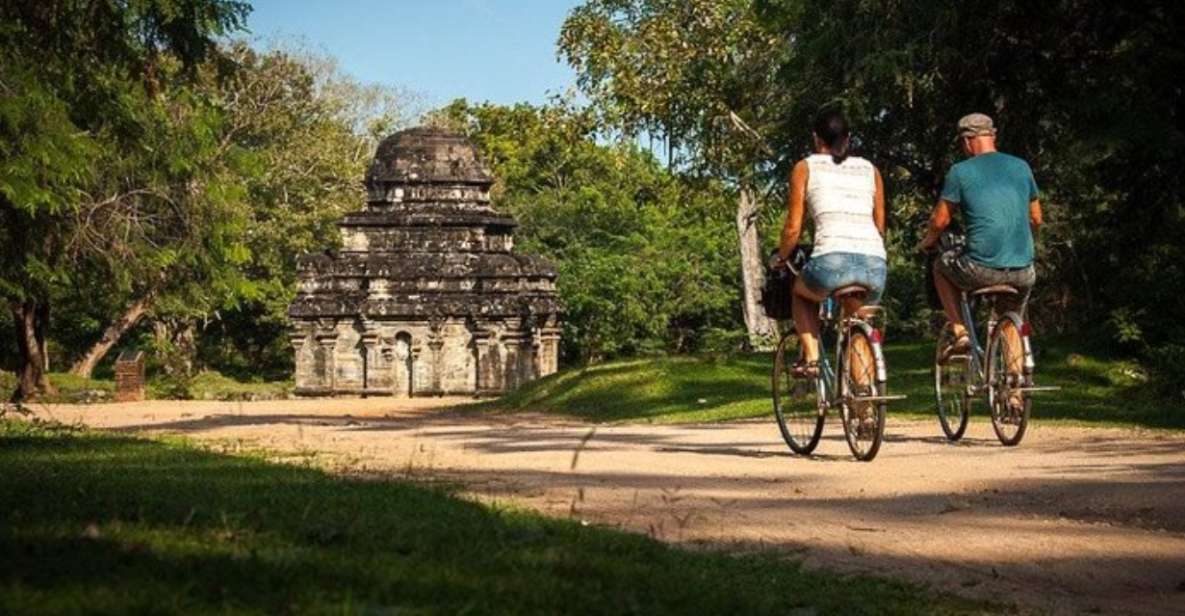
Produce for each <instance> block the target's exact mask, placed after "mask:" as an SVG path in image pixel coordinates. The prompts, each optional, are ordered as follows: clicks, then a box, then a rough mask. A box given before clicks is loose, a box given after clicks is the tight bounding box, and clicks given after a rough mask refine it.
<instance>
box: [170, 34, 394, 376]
mask: <svg viewBox="0 0 1185 616" xmlns="http://www.w3.org/2000/svg"><path fill="white" fill-rule="evenodd" d="M201 89H202V91H203V92H206V93H207V95H208V96H210V97H211V98H212V99H213V100H215V101H216V102H217V105H218V108H219V109H220V111H221V112H222V114H223V117H224V120H223V122H224V127H223V128H222V134H223V139H225V140H226V141H227V142H228V143H230V144H233V147H234V149H235V151H236V152H237V153H238V155H239V156H241V157H242V159H243V161H244V167H245V169H244V171H243V172H242V173H241V178H242V181H243V182H244V187H245V191H246V195H245V201H246V203H247V205H248V206H249V209H248V211H247V213H246V215H247V220H246V222H245V225H244V228H243V229H242V234H241V239H242V241H243V242H244V245H245V246H246V248H247V249H248V250H249V253H250V255H251V258H250V261H249V262H246V263H244V264H242V265H241V266H240V268H239V269H240V270H241V272H242V275H243V276H244V277H245V279H246V280H247V281H249V283H250V286H249V292H248V293H240V294H238V295H237V296H235V297H234V298H233V301H231V302H226V303H224V305H221V306H211V307H209V308H207V309H205V310H204V312H203V313H202V314H201V315H200V316H201V317H202V318H203V330H202V335H201V337H200V349H199V359H200V360H201V361H202V363H204V364H207V365H210V366H213V367H215V368H217V369H219V370H222V371H225V372H228V373H232V374H236V375H238V376H240V377H243V378H247V377H249V376H252V375H254V376H267V377H271V378H278V377H279V376H280V375H282V374H284V373H287V372H288V371H289V370H290V369H291V361H292V358H291V355H292V349H291V347H290V346H289V344H288V340H287V333H288V320H287V310H288V304H289V303H290V302H291V301H292V298H293V296H294V294H295V287H296V285H295V283H296V280H295V277H296V258H297V257H298V256H299V255H301V254H303V253H310V252H313V253H315V252H320V251H323V250H328V249H331V248H335V247H336V244H337V241H338V232H337V228H336V223H337V221H338V220H339V219H340V218H341V216H342V215H343V214H345V213H346V212H348V211H351V210H356V209H358V208H360V207H361V206H362V204H363V203H364V201H365V195H364V194H363V191H362V185H361V182H360V181H359V179H360V178H361V177H362V175H363V173H364V172H365V168H366V164H367V163H368V162H369V160H370V157H371V155H372V154H373V150H374V146H375V144H376V142H377V138H378V137H382V136H385V135H383V134H380V131H381V132H386V131H389V130H391V129H393V128H394V127H397V126H399V125H400V124H401V123H402V122H403V121H404V118H403V116H402V115H401V114H402V113H403V112H404V111H405V108H406V106H407V105H408V101H407V99H406V96H404V95H402V94H401V93H398V92H395V91H392V90H390V89H385V88H377V87H369V86H363V85H361V84H359V83H358V82H356V81H354V80H353V79H351V78H349V77H348V76H345V75H342V74H340V73H339V72H338V71H337V70H336V68H335V67H334V65H333V63H332V61H331V60H329V59H326V58H323V57H319V56H315V55H312V54H309V53H308V52H305V51H302V50H300V49H283V48H281V49H274V50H271V51H267V52H262V53H261V52H257V51H254V50H252V49H251V48H250V47H248V46H247V45H246V44H244V43H235V44H232V45H231V46H230V47H229V48H228V49H226V51H225V58H224V62H221V63H217V64H208V65H206V66H204V67H203V81H202V85H201ZM187 305H192V304H187ZM164 308H165V307H162V311H163V309H164ZM213 309H217V310H218V311H217V313H216V314H214V310H213Z"/></svg>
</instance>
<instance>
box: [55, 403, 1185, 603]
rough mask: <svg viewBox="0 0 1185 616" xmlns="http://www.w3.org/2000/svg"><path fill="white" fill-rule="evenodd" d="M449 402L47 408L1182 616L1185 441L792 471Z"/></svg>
mask: <svg viewBox="0 0 1185 616" xmlns="http://www.w3.org/2000/svg"><path fill="white" fill-rule="evenodd" d="M454 402H455V401H449V400H427V401H411V402H409V401H393V400H374V399H371V400H332V401H320V400H300V401H282V402H256V403H214V402H184V403H179V402H146V403H136V404H109V405H96V406H89V407H88V406H47V407H41V408H39V409H37V412H38V414H39V415H42V416H44V417H53V418H55V419H57V420H60V421H65V422H74V421H82V422H84V423H86V424H88V425H91V426H95V427H101V428H112V429H118V430H128V431H153V432H167V433H179V434H185V435H188V436H192V437H196V438H200V439H220V440H221V439H228V440H229V441H230V442H232V443H235V442H241V443H246V444H248V445H250V446H262V447H266V448H269V449H274V450H283V451H305V452H308V451H316V452H320V454H322V455H326V456H329V458H330V460H331V462H335V463H336V464H340V465H341V467H342V468H349V469H351V470H355V471H357V470H366V471H377V472H394V473H397V474H404V473H417V474H420V473H427V474H430V475H433V476H439V477H447V478H451V479H456V480H459V481H461V482H463V484H464V485H466V486H468V489H469V491H470V492H472V493H473V494H475V495H477V496H478V497H479V498H483V499H494V500H499V501H503V502H506V501H510V502H514V503H519V504H525V505H528V506H530V507H534V508H536V509H539V510H541V511H544V512H546V513H548V514H552V515H559V516H574V517H577V518H580V519H582V520H587V521H589V522H590V523H597V524H607V525H614V526H621V527H624V528H628V529H632V530H636V531H640V532H645V533H650V534H652V535H654V536H656V537H659V538H661V539H664V540H670V541H709V542H728V543H738V544H741V545H763V546H774V547H777V548H779V549H785V550H787V551H789V552H792V553H794V554H795V555H797V556H799V557H801V558H803V559H805V560H806V562H807V563H808V564H809V565H818V566H826V567H829V568H834V569H838V570H841V571H849V572H873V573H878V574H883V575H888V576H895V577H901V578H905V579H910V580H914V581H921V582H925V583H929V584H931V585H933V586H934V587H936V588H939V589H942V590H945V591H950V592H955V593H959V594H962V595H966V596H971V597H979V598H988V599H993V600H997V601H1004V602H1011V601H1016V602H1018V603H1020V604H1021V605H1024V606H1029V607H1036V608H1039V609H1043V610H1050V611H1053V612H1057V613H1081V612H1086V611H1093V612H1098V611H1101V612H1104V613H1123V614H1130V613H1150V614H1151V613H1157V614H1159V613H1176V614H1182V613H1185V436H1182V435H1181V434H1179V433H1177V434H1168V433H1152V432H1141V431H1135V430H1120V429H1101V428H1076V427H1062V426H1048V425H1041V424H1037V425H1036V426H1035V427H1033V428H1032V429H1031V431H1030V432H1029V434H1028V436H1026V438H1025V442H1024V443H1023V444H1022V445H1021V446H1020V447H1019V448H1015V449H1005V448H1003V447H1000V446H999V445H998V444H997V443H996V442H995V440H994V436H993V435H992V434H991V428H990V427H989V426H988V425H987V424H985V423H973V424H972V426H971V428H970V429H969V431H968V436H967V437H966V438H965V439H964V442H963V443H962V444H961V445H957V446H952V445H949V444H947V443H945V441H944V440H943V439H941V438H939V437H938V427H937V425H936V424H935V423H933V422H924V423H914V422H905V421H900V420H898V421H893V420H892V419H890V424H889V426H888V431H887V433H888V437H887V438H888V441H887V443H886V445H885V447H884V448H883V449H882V450H881V454H880V456H879V457H878V459H877V460H876V461H875V462H873V463H871V464H859V463H855V462H852V461H851V459H850V458H849V457H848V455H847V448H846V445H845V444H844V443H843V440H842V437H841V435H840V434H838V428H837V427H836V426H835V424H829V425H828V429H827V432H826V433H825V435H824V441H823V443H822V444H821V445H820V447H819V453H820V454H821V455H819V456H818V457H816V458H814V459H802V458H795V457H790V456H788V455H786V454H787V450H786V447H785V445H784V444H782V442H781V440H780V437H779V436H778V432H777V428H776V427H775V426H774V424H773V422H772V420H770V421H760V422H757V421H753V422H741V423H732V424H723V425H722V424H714V425H681V426H652V425H615V426H598V427H596V428H593V427H591V426H589V425H587V424H579V423H569V422H561V421H556V420H553V419H549V418H544V417H521V416H517V417H490V416H476V415H465V414H458V413H454V412H449V411H447V410H445V408H444V407H447V406H448V405H449V404H451V403H454Z"/></svg>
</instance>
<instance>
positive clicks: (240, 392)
mask: <svg viewBox="0 0 1185 616" xmlns="http://www.w3.org/2000/svg"><path fill="white" fill-rule="evenodd" d="M49 382H50V383H51V384H52V385H53V386H54V387H55V388H57V393H56V394H54V395H52V396H46V397H42V398H39V399H38V401H39V402H93V401H100V400H101V398H98V397H95V396H93V395H92V394H94V393H95V392H102V394H100V395H101V396H103V397H105V398H106V399H108V400H110V398H111V396H112V395H113V394H114V392H115V381H113V380H110V379H87V378H83V377H80V376H75V375H73V374H70V373H68V372H51V373H50V374H49ZM292 386H293V383H292V381H291V380H288V381H258V382H244V381H237V380H235V379H232V378H230V377H228V376H224V375H222V374H219V373H218V372H215V371H212V370H205V371H202V372H199V373H198V374H197V375H195V376H194V377H193V378H192V379H190V381H189V382H188V383H187V384H186V387H187V388H188V397H190V398H193V399H195V400H272V399H277V398H281V399H282V398H287V397H289V396H291V394H292ZM15 388H16V375H14V374H13V373H11V372H0V400H7V399H8V398H9V397H10V396H11V395H12V391H13V390H14V389H15ZM176 391H177V385H176V384H175V383H173V382H170V381H168V380H165V379H159V378H153V379H149V381H148V386H147V391H146V394H147V397H148V398H149V399H156V400H162V399H166V400H167V399H171V398H176V397H178V396H176V395H175V393H176Z"/></svg>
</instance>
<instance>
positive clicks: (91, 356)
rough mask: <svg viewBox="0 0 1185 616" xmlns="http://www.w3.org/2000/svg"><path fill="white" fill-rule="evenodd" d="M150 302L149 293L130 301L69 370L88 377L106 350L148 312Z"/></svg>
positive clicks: (101, 359)
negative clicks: (130, 303) (129, 304)
mask: <svg viewBox="0 0 1185 616" xmlns="http://www.w3.org/2000/svg"><path fill="white" fill-rule="evenodd" d="M151 304H152V296H151V295H148V296H145V297H141V298H140V299H137V300H136V301H134V302H132V305H131V306H128V308H127V310H124V312H123V314H122V315H120V317H119V318H118V319H116V320H115V322H114V323H112V324H111V325H108V326H107V329H105V330H103V335H102V336H100V337H99V339H98V341H96V342H95V343H94V344H92V345H91V348H90V349H87V351H86V353H85V354H84V355H83V356H82V357H81V358H79V360H78V361H76V362H74V365H73V366H72V367H71V368H70V372H71V373H72V374H76V375H78V376H82V377H86V378H88V379H89V378H90V377H91V374H92V373H93V372H94V371H95V366H97V365H99V362H100V361H103V358H104V357H106V356H107V352H108V351H110V350H111V348H112V347H114V346H115V345H116V344H117V343H118V342H119V339H120V338H122V337H123V335H124V334H126V333H127V332H128V330H129V329H131V328H133V327H135V326H136V324H137V323H139V322H140V319H141V318H143V317H144V313H146V312H148V307H149V306H150V305H151Z"/></svg>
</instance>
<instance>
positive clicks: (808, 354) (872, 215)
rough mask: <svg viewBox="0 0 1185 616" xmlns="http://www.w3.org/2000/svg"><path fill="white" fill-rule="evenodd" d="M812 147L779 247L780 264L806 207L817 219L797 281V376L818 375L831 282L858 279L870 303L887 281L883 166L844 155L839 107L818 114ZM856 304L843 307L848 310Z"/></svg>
mask: <svg viewBox="0 0 1185 616" xmlns="http://www.w3.org/2000/svg"><path fill="white" fill-rule="evenodd" d="M812 137H813V139H814V146H815V153H814V154H812V155H810V156H808V157H806V158H805V159H803V160H801V161H799V162H798V163H797V164H796V165H794V170H793V172H791V175H790V200H789V211H788V213H787V215H786V224H785V226H784V227H783V228H782V239H781V242H780V243H779V246H778V256H777V263H776V265H777V266H782V265H784V264H785V263H786V261H787V260H788V259H789V257H790V254H791V252H792V251H793V250H794V248H795V246H797V245H798V240H799V236H800V235H801V234H802V223H803V220H804V219H805V218H806V212H807V211H808V209H809V212H810V217H811V220H812V221H813V223H814V237H815V242H814V248H813V250H812V251H811V258H810V261H808V262H807V264H806V266H805V267H804V268H803V270H802V274H801V275H800V276H799V277H798V279H797V281H796V282H795V283H794V296H793V304H792V310H793V317H794V328H795V330H796V331H797V332H798V338H799V341H800V342H801V346H802V355H801V357H800V358H799V360H798V362H797V363H796V364H795V366H794V368H793V372H794V374H795V375H796V376H815V375H817V374H818V370H819V368H818V366H819V363H818V362H819V302H820V301H822V300H823V299H825V298H827V297H828V296H830V295H831V293H832V292H834V291H835V290H836V289H839V288H841V287H845V286H849V285H859V286H862V287H865V288H866V289H868V292H867V294H866V297H865V298H864V301H865V302H866V303H869V304H875V303H877V302H878V301H879V300H880V297H881V294H882V293H883V292H884V288H885V275H886V273H887V265H886V263H885V243H884V235H885V193H884V184H883V182H882V181H881V175H880V172H879V171H877V169H876V167H875V166H873V165H872V163H870V162H868V161H867V160H865V159H863V158H860V157H858V156H850V155H849V154H848V150H849V147H850V145H851V130H850V128H849V126H848V121H847V119H846V118H844V116H843V114H841V113H839V112H835V111H831V112H824V113H822V114H821V115H820V116H819V117H818V119H817V120H816V121H815V126H814V131H813V134H812ZM859 307H860V306H859V303H858V302H857V303H855V304H854V305H848V306H845V309H846V310H847V311H848V312H852V311H854V310H856V309H858V308H859Z"/></svg>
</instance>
